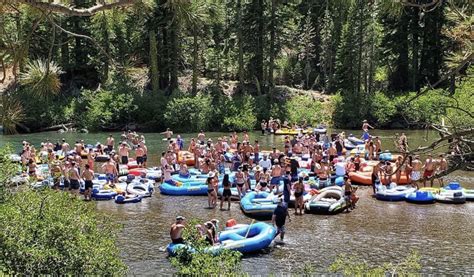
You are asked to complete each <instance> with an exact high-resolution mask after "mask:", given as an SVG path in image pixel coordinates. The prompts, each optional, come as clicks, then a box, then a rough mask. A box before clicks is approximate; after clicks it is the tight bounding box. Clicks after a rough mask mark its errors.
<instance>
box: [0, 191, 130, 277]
mask: <svg viewBox="0 0 474 277" xmlns="http://www.w3.org/2000/svg"><path fill="white" fill-rule="evenodd" d="M0 220H1V222H3V223H2V224H1V226H0V270H1V271H3V272H4V273H6V274H9V275H10V274H11V275H16V274H26V275H42V274H52V275H114V274H117V275H123V274H125V273H126V266H125V264H124V263H123V262H122V261H121V260H120V256H119V249H118V248H117V246H116V245H115V241H116V239H117V235H118V233H117V231H118V226H117V225H115V224H113V223H111V221H110V219H109V218H107V217H105V216H103V215H101V214H98V213H97V212H96V211H95V206H93V205H87V204H85V203H84V202H83V201H81V200H79V199H78V198H76V197H75V196H72V195H70V194H69V193H65V192H60V191H53V190H50V189H45V190H40V191H31V190H26V191H22V192H17V193H15V194H12V195H11V197H9V199H8V201H7V202H5V203H4V204H1V205H0Z"/></svg>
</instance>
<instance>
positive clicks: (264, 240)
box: [166, 222, 277, 255]
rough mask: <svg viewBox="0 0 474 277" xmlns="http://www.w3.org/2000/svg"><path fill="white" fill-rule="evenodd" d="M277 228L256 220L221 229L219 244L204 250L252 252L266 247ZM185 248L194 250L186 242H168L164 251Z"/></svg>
mask: <svg viewBox="0 0 474 277" xmlns="http://www.w3.org/2000/svg"><path fill="white" fill-rule="evenodd" d="M276 232H277V230H276V229H275V227H273V226H272V225H270V224H267V223H265V222H257V223H254V224H251V225H241V226H240V227H239V228H235V229H231V230H226V231H223V232H221V233H220V234H219V241H220V244H219V245H215V246H210V247H209V248H206V249H205V250H204V251H206V252H211V253H213V254H216V255H218V254H219V251H220V250H222V249H230V250H234V251H239V252H241V253H243V254H245V253H253V252H257V251H260V250H262V249H265V248H267V247H268V246H269V245H270V244H271V243H272V241H273V239H274V238H275V235H276ZM183 248H185V249H186V250H187V251H189V252H191V253H194V252H195V251H196V250H195V249H193V248H192V247H191V246H189V245H186V244H175V243H170V244H168V246H167V247H166V251H168V254H170V255H176V253H177V251H179V249H183Z"/></svg>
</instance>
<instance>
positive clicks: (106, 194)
mask: <svg viewBox="0 0 474 277" xmlns="http://www.w3.org/2000/svg"><path fill="white" fill-rule="evenodd" d="M116 195H117V192H115V191H113V190H97V189H93V190H92V199H94V200H111V199H113V198H114V197H115V196H116Z"/></svg>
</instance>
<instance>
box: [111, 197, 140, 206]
mask: <svg viewBox="0 0 474 277" xmlns="http://www.w3.org/2000/svg"><path fill="white" fill-rule="evenodd" d="M138 202H142V197H141V196H139V195H135V196H132V197H127V196H123V195H117V196H116V197H115V203H117V204H130V203H138Z"/></svg>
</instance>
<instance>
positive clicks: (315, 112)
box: [285, 95, 329, 126]
mask: <svg viewBox="0 0 474 277" xmlns="http://www.w3.org/2000/svg"><path fill="white" fill-rule="evenodd" d="M285 105H286V107H285V108H286V111H287V115H286V117H285V118H286V119H287V120H288V121H289V122H295V123H299V124H301V123H303V122H304V121H306V122H307V123H308V124H312V125H313V126H316V125H317V124H321V123H327V122H328V121H329V117H328V115H327V114H325V113H324V109H323V105H322V104H321V102H319V101H317V100H315V99H313V98H312V97H311V96H308V95H298V96H295V97H293V98H291V99H289V100H288V102H286V104H285Z"/></svg>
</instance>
